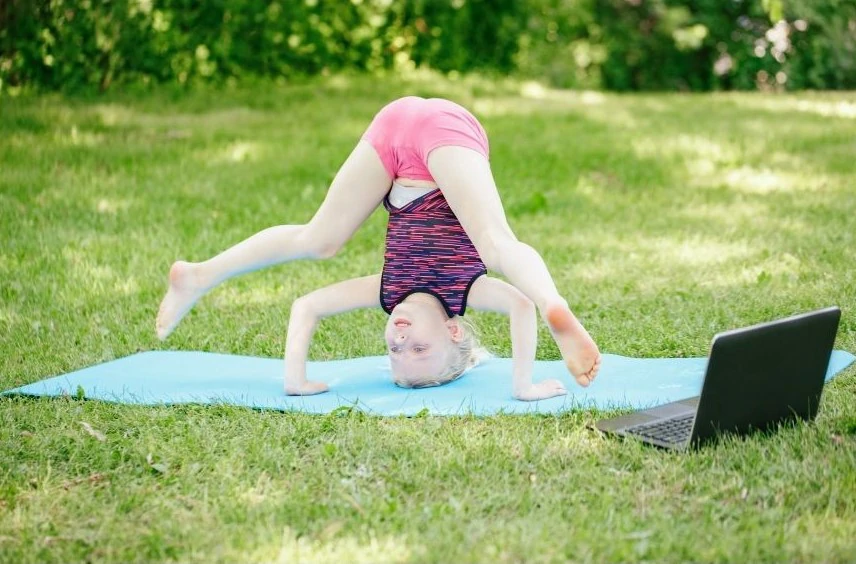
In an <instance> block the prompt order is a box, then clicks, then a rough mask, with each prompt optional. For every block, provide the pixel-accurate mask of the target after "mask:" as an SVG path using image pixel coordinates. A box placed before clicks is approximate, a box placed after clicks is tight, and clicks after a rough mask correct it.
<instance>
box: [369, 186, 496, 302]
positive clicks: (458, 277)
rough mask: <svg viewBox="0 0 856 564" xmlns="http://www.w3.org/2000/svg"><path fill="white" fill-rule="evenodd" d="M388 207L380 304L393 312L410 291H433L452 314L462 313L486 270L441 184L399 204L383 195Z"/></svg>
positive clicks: (432, 293) (429, 292)
mask: <svg viewBox="0 0 856 564" xmlns="http://www.w3.org/2000/svg"><path fill="white" fill-rule="evenodd" d="M384 206H385V207H386V209H387V210H388V211H389V223H388V224H387V230H386V252H385V253H384V263H383V274H382V275H381V284H380V304H381V307H383V310H384V311H385V312H387V313H391V312H392V309H393V308H394V307H395V306H397V305H398V304H400V303H401V302H402V301H403V300H404V299H405V298H406V297H407V296H409V295H410V294H415V293H426V294H431V295H433V296H434V297H436V298H437V299H438V300H440V303H441V304H442V305H443V309H445V310H446V314H447V315H448V316H449V317H452V316H454V315H463V314H464V310H465V309H466V307H467V294H469V291H470V288H471V287H472V285H473V283H474V282H475V281H476V279H477V278H478V277H479V276H482V275H483V274H486V273H487V269H486V268H485V265H484V263H483V262H482V260H481V258H480V257H479V254H478V251H476V248H475V246H474V245H473V243H472V241H470V238H469V237H468V236H467V234H466V232H465V231H464V228H463V227H461V224H460V222H458V218H457V217H455V214H454V213H452V209H451V208H450V207H449V204H448V203H447V202H446V198H444V197H443V194H442V192H440V190H434V191H433V192H429V193H428V194H425V195H424V196H421V197H419V198H417V199H415V200H413V201H412V202H410V203H409V204H407V205H405V206H404V207H401V208H396V207H394V206H393V205H392V204H390V203H389V199H388V198H386V199H384Z"/></svg>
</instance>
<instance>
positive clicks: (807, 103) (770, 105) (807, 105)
mask: <svg viewBox="0 0 856 564" xmlns="http://www.w3.org/2000/svg"><path fill="white" fill-rule="evenodd" d="M732 98H733V99H734V100H735V101H736V102H737V103H738V104H739V105H741V106H748V107H751V108H756V109H760V110H768V111H772V112H777V113H788V112H801V113H807V114H814V115H817V116H822V117H826V118H839V119H856V102H855V101H852V100H822V99H815V100H812V99H807V98H799V97H793V96H780V97H779V96H757V95H751V94H749V95H747V94H743V95H735V96H732Z"/></svg>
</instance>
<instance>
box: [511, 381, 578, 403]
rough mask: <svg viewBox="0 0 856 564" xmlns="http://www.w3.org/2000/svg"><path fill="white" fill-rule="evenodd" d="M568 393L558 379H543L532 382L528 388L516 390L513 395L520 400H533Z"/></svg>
mask: <svg viewBox="0 0 856 564" xmlns="http://www.w3.org/2000/svg"><path fill="white" fill-rule="evenodd" d="M567 393H568V390H566V389H565V385H564V384H562V382H561V381H559V380H543V381H541V382H538V383H537V384H532V385H530V386H529V387H528V388H525V389H523V390H519V391H516V392H515V393H514V397H515V398H517V399H519V400H522V401H535V400H542V399H547V398H553V397H556V396H563V395H565V394H567Z"/></svg>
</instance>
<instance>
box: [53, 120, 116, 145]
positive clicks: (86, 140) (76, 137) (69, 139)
mask: <svg viewBox="0 0 856 564" xmlns="http://www.w3.org/2000/svg"><path fill="white" fill-rule="evenodd" d="M55 139H56V140H57V141H59V142H60V143H64V144H67V145H72V146H75V147H97V146H99V145H101V144H102V143H104V139H105V137H104V135H103V134H101V133H93V132H91V131H86V130H84V129H82V128H81V127H78V126H77V125H72V126H71V128H69V129H67V130H58V131H57V133H56V137H55Z"/></svg>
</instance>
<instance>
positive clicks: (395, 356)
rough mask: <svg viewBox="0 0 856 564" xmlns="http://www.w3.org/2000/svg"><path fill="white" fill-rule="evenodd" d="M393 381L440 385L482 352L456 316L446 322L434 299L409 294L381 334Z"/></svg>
mask: <svg viewBox="0 0 856 564" xmlns="http://www.w3.org/2000/svg"><path fill="white" fill-rule="evenodd" d="M384 338H385V340H386V344H387V349H388V351H389V361H390V366H391V368H392V378H393V381H394V382H395V383H396V384H397V385H399V386H401V387H403V388H427V387H430V386H440V385H442V384H446V383H448V382H451V381H452V380H455V379H457V378H458V377H459V376H460V375H461V374H463V372H464V371H465V370H466V369H467V368H470V367H472V366H474V365H476V364H477V363H478V361H479V359H480V357H481V354H482V351H481V349H480V348H479V347H478V342H477V340H476V337H475V332H474V331H473V329H472V327H471V326H470V325H469V323H467V322H466V321H464V320H463V318H461V317H460V316H455V317H452V318H451V319H449V318H448V317H447V316H446V313H445V311H444V310H443V308H442V306H441V305H440V303H439V302H438V301H437V299H436V298H434V297H433V296H430V295H428V294H413V295H411V296H410V297H408V298H407V299H406V300H405V301H403V302H402V303H400V304H399V305H398V306H396V307H395V309H393V310H392V313H391V314H390V316H389V321H387V324H386V330H385V331H384Z"/></svg>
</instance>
